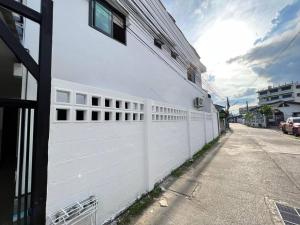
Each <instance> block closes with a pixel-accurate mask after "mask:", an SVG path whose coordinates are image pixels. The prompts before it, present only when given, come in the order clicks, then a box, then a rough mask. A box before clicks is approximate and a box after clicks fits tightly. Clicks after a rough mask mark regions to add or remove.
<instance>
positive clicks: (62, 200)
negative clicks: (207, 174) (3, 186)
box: [0, 0, 219, 224]
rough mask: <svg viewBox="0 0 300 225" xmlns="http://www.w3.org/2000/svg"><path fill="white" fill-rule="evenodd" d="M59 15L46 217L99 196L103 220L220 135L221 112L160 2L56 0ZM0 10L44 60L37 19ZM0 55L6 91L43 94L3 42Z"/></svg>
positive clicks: (32, 0)
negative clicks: (15, 15)
mask: <svg viewBox="0 0 300 225" xmlns="http://www.w3.org/2000/svg"><path fill="white" fill-rule="evenodd" d="M26 5H27V6H28V7H30V8H32V9H34V10H36V11H40V1H39V0H27V1H26ZM53 13H54V14H53V48H52V83H51V86H52V88H51V90H52V91H51V113H50V132H49V147H48V178H47V198H46V216H49V215H50V214H51V213H55V212H57V211H58V210H59V209H60V208H63V207H65V206H67V205H70V204H72V203H74V202H77V201H80V200H82V199H85V198H88V197H89V196H91V195H93V196H96V197H97V199H98V200H99V207H98V211H97V222H98V224H102V223H103V222H105V221H107V220H109V219H111V218H113V217H114V216H116V215H117V214H118V213H119V212H121V211H122V210H124V209H125V208H126V207H128V206H129V205H130V204H131V203H133V202H134V201H135V200H136V199H137V198H138V197H139V196H141V195H142V194H143V193H145V192H147V191H150V190H151V189H152V188H153V187H154V185H155V183H157V182H159V181H160V180H162V179H163V178H164V177H165V176H167V175H168V174H169V173H170V172H171V171H172V170H173V169H175V168H176V167H178V166H179V165H181V164H182V163H183V162H184V161H186V160H187V159H189V158H191V157H192V155H193V154H194V153H196V152H197V151H198V150H199V149H201V147H202V146H203V145H204V144H205V143H207V142H209V141H211V140H213V139H214V138H216V137H217V136H218V134H219V126H218V113H217V111H216V109H215V107H214V106H213V104H212V102H211V99H210V98H208V93H207V92H206V91H205V90H203V88H202V82H201V73H203V72H205V70H206V68H205V66H204V65H203V64H202V63H201V61H200V57H199V55H198V54H197V52H196V51H195V49H194V48H193V47H192V46H191V45H190V44H189V42H188V41H187V40H186V38H185V37H184V35H183V34H182V32H181V31H180V30H179V28H178V27H177V25H176V22H175V20H174V18H172V16H171V15H170V14H169V13H168V12H167V11H166V9H165V8H164V6H163V5H162V3H161V2H160V0H151V1H146V0H130V1H126V0H110V1H108V0H107V1H106V0H90V1H88V0H76V1H75V0H73V1H70V0H69V1H67V0H65V1H61V0H60V1H59V0H54V11H53ZM0 14H1V18H4V19H3V20H4V21H5V22H6V23H7V24H9V26H10V28H11V30H14V32H15V34H17V31H18V32H19V33H18V36H20V38H21V42H22V43H23V45H24V46H25V48H26V49H28V51H29V52H30V55H31V56H32V57H33V58H34V59H35V60H36V61H38V55H39V50H38V49H39V41H38V40H39V28H38V26H37V25H36V24H35V23H34V22H32V21H30V20H28V19H24V21H23V20H21V21H20V23H21V26H19V25H20V24H17V25H18V26H17V27H16V25H15V23H14V17H13V14H11V13H10V12H7V11H5V10H3V9H0ZM15 18H16V17H15ZM20 28H22V29H20ZM0 53H1V54H0V57H1V60H0V63H1V67H0V68H1V72H2V73H3V76H1V77H0V79H1V81H0V85H1V88H0V94H1V98H3V97H6V98H7V97H9V98H12V97H13V98H22V99H26V100H33V101H34V100H36V93H37V90H36V89H37V84H36V81H35V79H34V78H33V76H31V75H30V74H29V73H27V71H26V70H25V69H24V67H20V66H19V64H18V60H17V59H16V57H14V55H13V54H12V53H11V52H10V50H9V49H8V48H7V47H6V46H5V44H4V43H3V42H2V41H0ZM3 68H5V69H3ZM27 74H28V76H27ZM195 99H197V101H196V100H195ZM195 101H196V102H197V103H198V104H197V105H196V106H197V107H195ZM198 106H199V107H198ZM2 111H3V112H4V113H3V112H2ZM7 118H8V117H7V113H5V109H3V107H1V103H0V125H1V124H2V121H5V120H6V119H7ZM16 119H18V118H16ZM1 126H2V125H1ZM2 129H3V131H2V133H3V132H5V131H4V128H3V127H0V134H1V130H2ZM19 141H20V140H19ZM0 143H1V137H0ZM29 147H30V146H29ZM29 147H28V148H29ZM0 152H1V151H0ZM19 154H20V150H18V155H19ZM19 161H20V160H19ZM19 161H18V163H19V164H18V165H19V166H20V162H19ZM21 177H22V176H21ZM30 188H31V187H30ZM22 190H23V189H20V191H22ZM20 191H19V192H20ZM15 195H16V197H17V196H19V194H17V193H16V194H15ZM25 214H26V213H25ZM47 223H50V221H49V220H47Z"/></svg>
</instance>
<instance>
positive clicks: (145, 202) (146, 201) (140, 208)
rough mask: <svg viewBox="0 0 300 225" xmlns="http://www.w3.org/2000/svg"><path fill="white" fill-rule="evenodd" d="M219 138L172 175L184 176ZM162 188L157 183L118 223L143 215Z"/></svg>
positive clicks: (205, 146)
mask: <svg viewBox="0 0 300 225" xmlns="http://www.w3.org/2000/svg"><path fill="white" fill-rule="evenodd" d="M218 140H219V137H217V138H216V139H214V140H212V141H211V142H209V143H207V144H206V145H204V146H203V148H202V149H201V150H199V151H198V152H197V153H195V154H194V155H193V157H192V159H190V160H187V161H186V162H185V163H184V164H182V165H181V166H180V167H179V168H177V169H175V170H173V171H172V172H171V176H173V177H180V176H182V175H183V174H184V173H185V172H186V171H187V170H188V168H189V167H190V166H191V165H192V164H193V163H194V161H196V160H197V159H199V158H200V157H201V156H203V154H204V153H205V152H207V151H208V150H210V149H211V148H212V147H213V146H214V145H215V144H216V143H217V142H218ZM161 193H162V189H161V188H160V186H159V185H155V187H154V189H153V190H152V191H151V192H149V193H147V194H145V195H143V196H142V197H141V198H140V199H138V200H136V201H135V202H134V203H133V204H132V205H131V206H130V207H129V208H128V209H127V210H126V211H125V212H124V213H123V214H122V215H121V216H120V217H119V218H118V220H117V224H118V225H126V224H129V223H130V221H131V218H133V217H136V216H138V215H141V214H142V213H143V212H144V210H145V209H146V208H147V207H148V206H150V205H151V204H152V203H153V202H154V199H155V198H159V197H160V196H161Z"/></svg>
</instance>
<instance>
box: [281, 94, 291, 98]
mask: <svg viewBox="0 0 300 225" xmlns="http://www.w3.org/2000/svg"><path fill="white" fill-rule="evenodd" d="M291 97H292V94H286V95H282V98H291Z"/></svg>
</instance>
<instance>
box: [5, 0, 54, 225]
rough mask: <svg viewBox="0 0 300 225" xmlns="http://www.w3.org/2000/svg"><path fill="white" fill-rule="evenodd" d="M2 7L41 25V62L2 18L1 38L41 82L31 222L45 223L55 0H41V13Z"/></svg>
mask: <svg viewBox="0 0 300 225" xmlns="http://www.w3.org/2000/svg"><path fill="white" fill-rule="evenodd" d="M0 6H1V7H4V8H6V9H8V10H11V11H12V12H15V13H18V14H20V15H22V16H24V17H26V18H27V19H30V20H32V21H34V22H36V23H38V24H39V25H40V42H39V61H38V62H36V61H35V60H34V59H33V58H32V57H31V56H30V54H29V53H28V51H27V50H26V49H25V48H24V47H23V45H22V44H21V43H20V41H19V40H18V39H17V38H16V37H15V36H14V35H13V33H12V32H11V31H10V30H9V28H8V27H7V26H6V24H5V23H4V21H2V20H1V19H0V38H1V39H2V40H3V42H4V43H5V44H6V45H7V46H8V48H9V49H10V50H11V51H12V52H13V53H14V55H15V56H16V58H17V59H18V60H19V61H20V62H21V63H23V65H24V66H25V67H26V68H27V69H28V71H29V72H30V73H31V74H32V76H33V77H34V78H35V79H36V81H37V84H38V88H37V100H36V107H35V113H34V131H33V153H32V181H31V189H32V190H31V204H30V205H31V206H30V211H31V215H30V222H29V224H30V225H42V224H45V219H46V196H47V164H48V139H49V122H50V121H49V116H50V95H51V59H52V26H53V2H52V0H41V12H37V11H35V10H33V9H31V8H29V7H27V6H25V5H23V4H21V3H19V2H16V1H14V0H0ZM2 102H6V104H10V105H12V106H13V105H17V103H20V105H21V106H22V105H23V104H33V103H32V102H31V103H30V102H28V101H23V100H6V101H2ZM23 106H24V105H23ZM23 106H22V107H23ZM22 107H21V108H22Z"/></svg>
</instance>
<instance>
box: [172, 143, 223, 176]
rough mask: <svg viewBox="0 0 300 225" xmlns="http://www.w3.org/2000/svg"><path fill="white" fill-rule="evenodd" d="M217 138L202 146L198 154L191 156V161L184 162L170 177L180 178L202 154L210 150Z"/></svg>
mask: <svg viewBox="0 0 300 225" xmlns="http://www.w3.org/2000/svg"><path fill="white" fill-rule="evenodd" d="M219 138H220V137H217V138H215V139H214V140H212V141H211V142H209V143H207V144H206V145H204V146H203V147H202V149H200V150H199V151H198V152H196V153H195V154H194V155H193V157H192V159H190V160H188V161H186V162H185V163H184V164H182V165H181V166H180V167H178V168H177V169H175V170H173V171H172V172H171V176H173V177H180V176H182V175H183V174H184V173H185V172H186V171H187V170H188V168H189V167H190V166H191V165H192V164H193V163H194V161H196V160H197V159H199V158H200V157H201V156H203V154H204V153H206V152H207V151H208V150H210V149H211V148H212V147H213V146H214V145H215V144H216V143H217V142H218V140H219Z"/></svg>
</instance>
